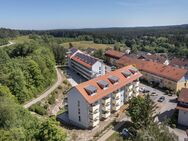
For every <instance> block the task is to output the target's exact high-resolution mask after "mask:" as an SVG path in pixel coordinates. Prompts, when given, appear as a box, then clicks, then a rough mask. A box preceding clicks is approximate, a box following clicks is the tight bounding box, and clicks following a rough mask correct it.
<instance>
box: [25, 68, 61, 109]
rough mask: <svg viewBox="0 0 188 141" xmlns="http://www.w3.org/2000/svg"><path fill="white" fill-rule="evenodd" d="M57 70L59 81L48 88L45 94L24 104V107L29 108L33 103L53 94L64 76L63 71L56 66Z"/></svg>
mask: <svg viewBox="0 0 188 141" xmlns="http://www.w3.org/2000/svg"><path fill="white" fill-rule="evenodd" d="M56 71H57V81H56V83H55V84H53V85H52V86H51V87H50V88H48V89H47V90H46V91H45V92H44V93H43V94H41V95H40V96H39V97H37V98H35V99H33V100H31V101H30V102H28V103H27V104H25V105H24V108H29V107H30V106H31V105H33V104H35V103H37V102H39V101H41V100H42V99H43V98H45V97H47V96H48V95H49V94H51V93H52V92H53V91H54V90H55V89H56V88H57V87H58V86H59V85H60V84H61V83H62V81H63V77H62V74H61V71H60V70H58V69H57V68H56Z"/></svg>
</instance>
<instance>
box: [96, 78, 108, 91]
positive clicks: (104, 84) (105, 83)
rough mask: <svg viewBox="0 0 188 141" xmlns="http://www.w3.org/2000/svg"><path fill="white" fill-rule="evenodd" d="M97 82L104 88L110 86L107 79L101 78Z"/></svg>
mask: <svg viewBox="0 0 188 141" xmlns="http://www.w3.org/2000/svg"><path fill="white" fill-rule="evenodd" d="M97 84H98V85H99V87H100V88H102V89H106V88H108V87H109V83H108V82H107V81H105V80H100V81H98V82H97Z"/></svg>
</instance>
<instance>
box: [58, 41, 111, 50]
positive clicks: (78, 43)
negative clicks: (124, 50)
mask: <svg viewBox="0 0 188 141" xmlns="http://www.w3.org/2000/svg"><path fill="white" fill-rule="evenodd" d="M70 43H72V45H73V46H75V47H77V48H79V49H83V50H84V49H87V48H95V49H106V48H112V47H113V45H107V44H96V43H94V42H93V41H76V42H70ZM61 45H63V46H64V47H66V48H68V47H69V42H68V43H63V44H61Z"/></svg>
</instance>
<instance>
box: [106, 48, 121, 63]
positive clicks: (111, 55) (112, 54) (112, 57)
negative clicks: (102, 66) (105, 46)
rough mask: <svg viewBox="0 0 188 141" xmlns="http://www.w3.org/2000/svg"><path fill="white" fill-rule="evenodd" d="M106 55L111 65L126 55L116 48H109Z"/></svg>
mask: <svg viewBox="0 0 188 141" xmlns="http://www.w3.org/2000/svg"><path fill="white" fill-rule="evenodd" d="M104 55H105V57H106V58H107V60H108V63H109V64H110V65H114V64H115V62H116V61H117V60H118V59H120V58H121V57H122V56H123V55H124V53H122V52H119V51H115V50H107V51H106V52H105V54H104Z"/></svg>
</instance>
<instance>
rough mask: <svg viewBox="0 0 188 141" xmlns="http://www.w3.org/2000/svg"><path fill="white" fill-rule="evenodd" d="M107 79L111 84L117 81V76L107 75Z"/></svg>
mask: <svg viewBox="0 0 188 141" xmlns="http://www.w3.org/2000/svg"><path fill="white" fill-rule="evenodd" d="M108 79H109V81H110V82H111V83H112V84H117V83H118V81H119V78H118V77H116V76H111V77H109V78H108Z"/></svg>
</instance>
